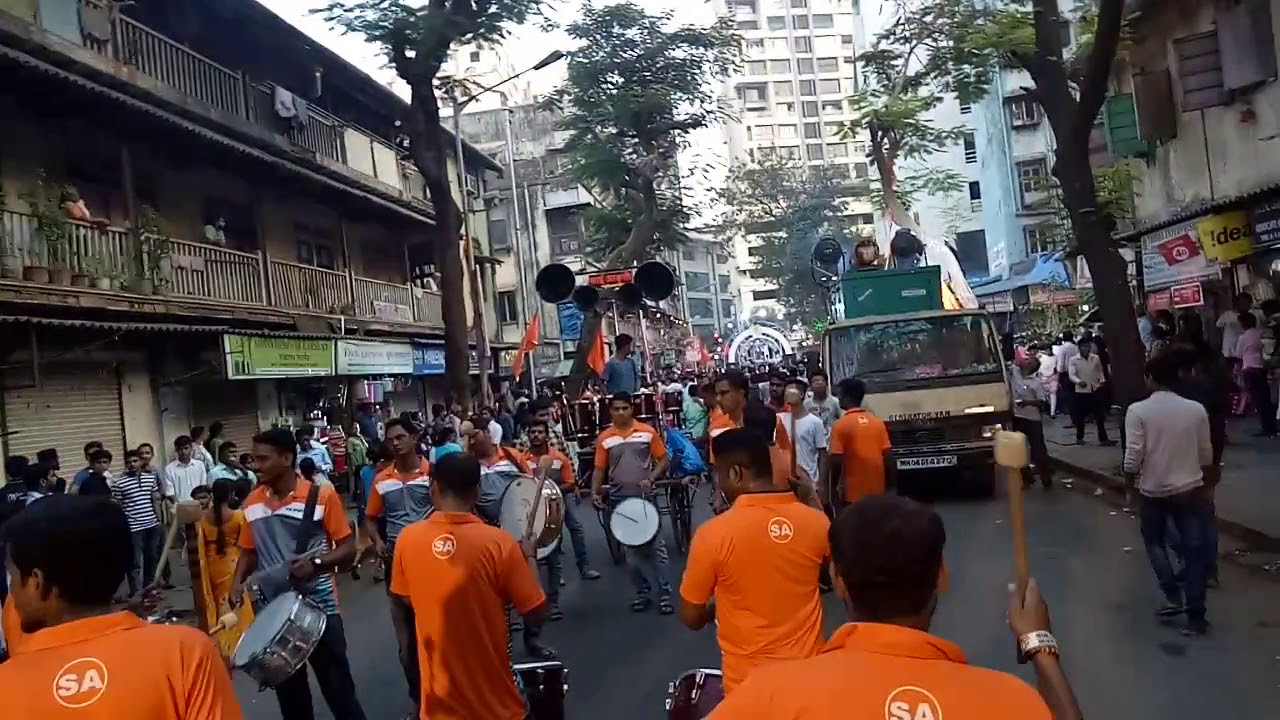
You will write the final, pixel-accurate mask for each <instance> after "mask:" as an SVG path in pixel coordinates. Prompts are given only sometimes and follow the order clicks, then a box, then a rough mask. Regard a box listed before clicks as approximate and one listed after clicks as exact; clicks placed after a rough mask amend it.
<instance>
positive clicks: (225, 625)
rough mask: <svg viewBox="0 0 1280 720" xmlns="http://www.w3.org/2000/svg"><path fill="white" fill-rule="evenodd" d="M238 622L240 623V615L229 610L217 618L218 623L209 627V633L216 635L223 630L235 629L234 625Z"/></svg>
mask: <svg viewBox="0 0 1280 720" xmlns="http://www.w3.org/2000/svg"><path fill="white" fill-rule="evenodd" d="M239 624H240V616H239V615H236V614H235V613H233V612H229V613H227V614H226V615H223V616H222V617H220V618H218V624H217V625H214V626H213V627H211V628H209V634H210V635H217V634H218V633H220V632H222V631H223V630H235V629H236V626H237V625H239Z"/></svg>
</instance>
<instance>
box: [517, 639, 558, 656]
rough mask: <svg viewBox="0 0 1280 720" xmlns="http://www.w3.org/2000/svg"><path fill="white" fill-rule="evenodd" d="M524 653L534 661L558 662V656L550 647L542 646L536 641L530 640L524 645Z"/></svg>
mask: <svg viewBox="0 0 1280 720" xmlns="http://www.w3.org/2000/svg"><path fill="white" fill-rule="evenodd" d="M524 652H525V654H526V655H528V656H529V657H531V658H533V659H534V660H558V659H560V655H559V654H557V653H556V651H555V650H552V649H551V647H550V646H548V645H543V644H542V643H540V642H538V641H537V640H532V641H530V642H527V643H525V644H524Z"/></svg>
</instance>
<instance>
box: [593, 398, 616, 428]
mask: <svg viewBox="0 0 1280 720" xmlns="http://www.w3.org/2000/svg"><path fill="white" fill-rule="evenodd" d="M596 421H597V429H598V430H603V429H605V428H607V427H610V426H612V425H613V413H611V412H610V411H609V396H608V395H606V396H604V397H602V398H597V399H596Z"/></svg>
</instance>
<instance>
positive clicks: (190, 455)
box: [162, 435, 209, 502]
mask: <svg viewBox="0 0 1280 720" xmlns="http://www.w3.org/2000/svg"><path fill="white" fill-rule="evenodd" d="M173 450H174V452H175V453H177V455H178V459H177V460H174V461H173V462H171V463H169V464H168V465H166V466H165V468H164V485H163V486H162V491H163V492H164V496H165V497H166V498H168V499H169V500H173V501H175V502H182V501H183V500H192V499H193V498H192V497H191V491H192V490H195V489H196V488H197V487H200V486H201V485H208V484H209V474H208V470H206V469H205V467H204V463H202V462H200V461H199V460H196V459H195V445H194V443H192V442H191V438H190V437H189V436H187V435H179V436H178V439H177V440H174V441H173Z"/></svg>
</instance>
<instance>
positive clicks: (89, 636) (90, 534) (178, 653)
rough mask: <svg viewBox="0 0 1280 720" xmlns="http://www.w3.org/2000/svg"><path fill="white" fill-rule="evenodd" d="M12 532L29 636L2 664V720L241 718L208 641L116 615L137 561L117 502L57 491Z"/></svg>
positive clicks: (12, 566)
mask: <svg viewBox="0 0 1280 720" xmlns="http://www.w3.org/2000/svg"><path fill="white" fill-rule="evenodd" d="M5 536H6V541H7V544H8V549H9V557H8V560H7V570H8V572H9V575H10V577H11V578H13V581H14V584H13V588H12V594H11V595H10V597H11V598H12V601H13V607H14V609H15V610H16V613H17V616H18V619H19V621H20V624H21V630H22V631H23V632H24V633H28V634H27V635H26V636H25V638H24V640H23V642H22V644H21V647H20V650H19V651H18V652H17V653H15V655H14V656H13V657H12V658H10V660H9V661H8V662H6V663H4V664H3V665H0V698H2V699H0V720H27V719H28V718H49V719H51V720H53V719H56V718H72V717H74V718H76V719H77V720H117V719H118V718H126V717H127V718H147V720H239V718H241V717H242V714H241V712H240V706H239V705H238V704H237V703H236V697H235V691H234V690H233V688H232V686H231V676H230V675H229V674H228V673H227V668H226V666H225V665H224V664H223V662H222V658H221V657H220V656H219V655H218V650H217V648H216V647H215V646H214V644H213V642H212V641H210V640H209V638H208V636H206V635H204V634H203V633H201V632H200V631H199V630H196V629H195V628H188V627H182V626H177V625H151V624H149V623H147V622H146V621H145V620H143V619H141V618H139V617H138V616H137V615H134V614H133V613H131V612H125V611H122V612H112V611H111V596H112V595H113V594H114V593H115V591H116V589H117V588H118V587H120V584H121V583H122V582H124V579H125V576H126V575H127V574H128V572H129V567H130V565H131V564H132V558H133V552H132V549H131V548H132V545H131V541H130V534H129V523H128V521H127V520H126V519H125V516H124V511H123V510H121V509H120V506H119V505H117V504H115V503H113V502H111V501H110V500H108V499H107V498H101V497H88V496H80V495H53V496H51V497H47V498H44V499H42V500H41V501H40V502H38V503H35V504H33V505H32V506H31V507H29V508H27V509H26V510H24V511H22V513H21V514H19V515H17V516H16V517H14V518H13V519H12V520H10V521H9V522H8V524H7V525H6V526H5ZM85 548H93V552H92V553H85V551H84V550H85ZM37 631H38V632H37Z"/></svg>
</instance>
